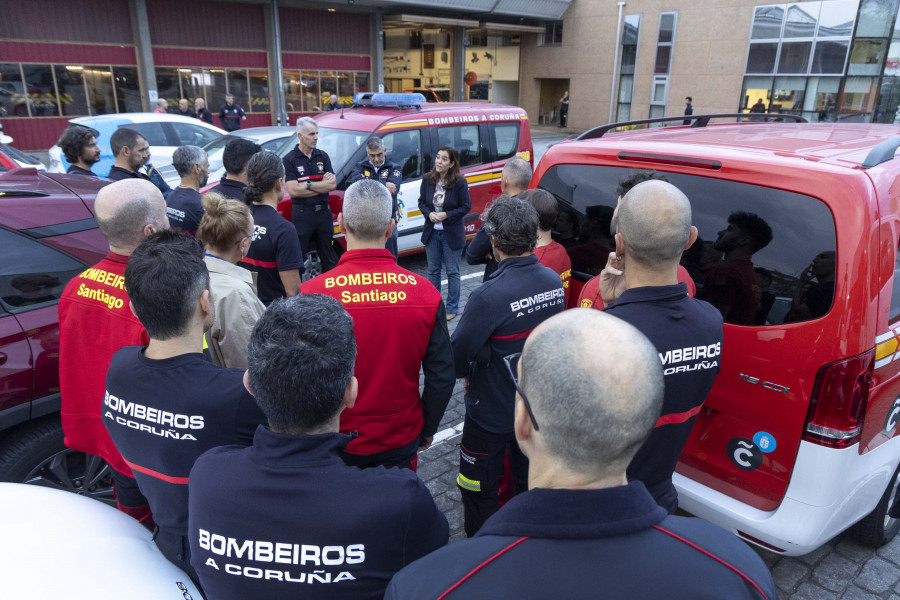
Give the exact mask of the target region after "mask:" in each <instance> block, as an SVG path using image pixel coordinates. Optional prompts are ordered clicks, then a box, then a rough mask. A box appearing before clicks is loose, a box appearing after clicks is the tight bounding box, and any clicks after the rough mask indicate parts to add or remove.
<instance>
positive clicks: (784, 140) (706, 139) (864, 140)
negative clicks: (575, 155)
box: [558, 123, 900, 169]
mask: <svg viewBox="0 0 900 600" xmlns="http://www.w3.org/2000/svg"><path fill="white" fill-rule="evenodd" d="M896 136H900V126H897V125H886V124H880V123H722V124H710V125H707V126H706V127H688V126H680V127H655V128H650V129H640V130H630V131H620V132H610V133H608V134H606V135H605V136H603V137H602V138H600V139H591V140H583V141H567V142H561V143H560V144H558V146H559V147H560V150H562V149H563V147H564V148H565V151H566V153H567V154H568V153H569V152H573V151H574V152H578V149H579V148H584V150H587V151H588V152H590V148H596V147H597V146H604V145H607V144H609V143H613V144H617V145H621V144H623V143H625V142H627V143H628V145H629V147H630V148H631V149H633V148H634V146H632V143H634V144H635V145H637V146H639V145H641V144H642V143H643V142H653V143H654V145H656V144H661V146H660V149H661V150H662V145H666V146H668V144H674V145H677V147H678V148H677V149H676V148H675V147H672V146H669V147H667V148H666V149H665V152H667V153H671V152H673V151H675V152H677V153H679V154H683V153H684V152H685V151H686V147H695V148H696V150H697V156H704V157H708V158H715V156H714V155H715V154H717V153H730V152H732V151H734V152H737V153H739V154H743V155H744V156H745V157H746V154H747V153H756V154H759V155H765V156H768V157H772V158H775V157H776V156H780V157H795V158H800V159H805V160H809V161H813V162H821V163H825V164H831V165H835V166H842V167H848V168H857V169H858V168H860V167H861V165H862V163H863V161H864V160H865V159H866V157H867V156H868V154H869V152H870V151H871V150H872V148H873V147H874V146H876V145H877V144H878V143H880V142H883V141H884V140H886V139H889V138H892V137H896Z"/></svg>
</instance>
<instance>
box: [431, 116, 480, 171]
mask: <svg viewBox="0 0 900 600" xmlns="http://www.w3.org/2000/svg"><path fill="white" fill-rule="evenodd" d="M438 142H440V143H439V145H440V146H450V147H452V148H456V151H457V152H459V166H460V167H469V166H472V165H480V164H481V163H482V162H484V161H483V160H482V158H481V137H480V136H479V135H478V125H462V126H460V127H440V128H439V129H438Z"/></svg>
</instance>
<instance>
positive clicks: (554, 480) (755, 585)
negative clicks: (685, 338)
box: [385, 309, 778, 600]
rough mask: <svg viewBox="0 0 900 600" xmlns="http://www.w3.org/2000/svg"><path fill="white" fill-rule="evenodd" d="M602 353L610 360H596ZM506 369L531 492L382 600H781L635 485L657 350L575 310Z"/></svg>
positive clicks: (752, 570)
mask: <svg viewBox="0 0 900 600" xmlns="http://www.w3.org/2000/svg"><path fill="white" fill-rule="evenodd" d="M598 341H599V342H601V343H602V344H603V346H604V347H607V348H614V349H615V352H597V344H598ZM506 364H507V366H508V368H509V377H510V378H511V380H512V381H513V382H514V383H515V386H516V402H515V417H514V427H515V435H516V439H517V440H518V443H519V446H520V448H521V449H522V452H524V453H525V454H526V455H527V456H528V460H529V470H528V488H529V491H527V492H525V493H523V494H520V495H518V496H516V497H515V498H513V499H512V500H510V502H509V503H507V504H506V505H505V506H504V507H503V508H501V509H500V510H499V511H498V512H497V513H495V514H494V515H493V516H491V517H490V518H489V519H488V520H487V522H486V523H485V524H484V526H483V527H482V528H481V529H480V530H479V531H478V533H477V534H476V535H475V536H474V537H473V538H471V539H468V540H462V541H460V542H457V543H455V544H451V545H450V546H446V547H444V548H442V549H440V550H437V551H435V552H433V553H432V554H429V555H428V556H426V557H425V558H422V559H420V560H418V561H416V562H415V563H413V564H412V565H410V566H408V567H406V568H404V569H403V570H401V571H400V572H399V573H397V574H396V575H395V576H394V578H393V579H392V581H391V583H390V585H389V586H388V589H387V593H386V594H385V599H386V600H400V599H410V600H411V599H413V598H416V599H418V598H445V599H447V600H453V599H456V598H474V597H478V598H496V599H501V600H503V599H507V598H508V599H519V598H594V597H597V596H598V595H601V596H603V597H609V598H621V599H626V600H627V599H631V598H634V599H638V598H640V599H644V598H663V597H666V598H711V597H716V598H759V599H765V598H771V599H774V598H777V597H778V595H777V592H776V589H775V584H774V582H773V581H772V576H771V574H770V573H769V572H768V570H767V569H766V566H765V564H764V563H763V562H762V560H761V559H760V558H759V556H757V555H756V553H755V552H753V550H751V549H750V548H749V547H747V546H746V545H745V544H744V543H743V542H741V541H740V540H739V539H738V538H736V537H734V536H732V535H731V534H729V533H727V532H725V531H723V530H722V529H719V528H718V527H716V526H714V525H712V524H710V523H707V522H706V521H703V520H701V519H695V518H686V517H674V516H670V515H667V514H666V511H665V510H664V509H663V508H661V507H660V506H658V505H657V504H656V502H654V499H653V497H652V496H651V495H650V494H649V493H648V492H647V489H646V487H645V486H644V484H643V483H641V482H640V481H630V482H629V478H628V477H627V476H626V474H625V471H626V468H627V467H628V466H629V463H630V462H631V460H632V457H633V456H634V455H635V452H637V451H638V448H641V447H642V444H644V443H645V442H646V440H647V439H648V436H650V437H652V433H651V432H652V431H654V426H655V425H656V423H657V421H658V417H659V415H660V409H661V408H662V406H663V405H664V394H665V392H664V388H665V383H664V379H663V368H662V367H661V365H660V363H659V360H658V358H657V349H656V348H654V345H653V344H652V343H651V342H650V341H649V340H648V339H647V338H646V337H645V336H644V335H642V334H641V333H640V332H639V331H638V330H637V329H636V328H635V327H633V326H631V325H629V324H628V323H625V322H624V321H622V320H620V319H616V318H614V317H611V316H610V315H608V314H604V313H602V312H599V311H594V310H587V309H573V310H569V311H566V312H563V313H561V314H559V315H557V316H554V317H551V318H550V319H548V320H547V321H545V322H543V323H542V324H541V325H539V326H538V327H537V328H536V329H535V330H534V331H533V332H532V333H531V334H530V335H529V336H528V339H527V341H526V342H525V347H524V349H523V350H522V353H521V355H515V356H512V357H508V360H507V361H506ZM601 589H602V591H600V592H598V590H601Z"/></svg>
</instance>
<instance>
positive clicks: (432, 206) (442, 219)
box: [419, 146, 472, 321]
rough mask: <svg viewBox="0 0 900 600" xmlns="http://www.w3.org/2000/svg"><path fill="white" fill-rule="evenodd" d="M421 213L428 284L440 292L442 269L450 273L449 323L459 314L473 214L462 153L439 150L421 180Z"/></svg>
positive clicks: (448, 149)
mask: <svg viewBox="0 0 900 600" xmlns="http://www.w3.org/2000/svg"><path fill="white" fill-rule="evenodd" d="M419 210H420V211H422V216H423V217H425V226H424V229H423V230H422V238H421V239H422V243H423V244H425V257H426V259H427V261H428V280H429V281H430V282H431V283H432V285H434V287H435V288H436V289H437V290H438V291H441V268H442V266H443V269H444V270H445V271H446V272H447V320H448V321H450V320H451V319H453V318H454V317H456V313H458V312H459V293H460V287H461V286H460V278H459V261H460V258H461V257H462V251H463V247H465V245H466V227H465V224H464V219H465V217H466V215H467V214H469V211H470V210H472V200H471V199H470V198H469V184H468V183H467V182H466V178H465V177H463V176H462V175H461V174H460V172H459V152H457V151H456V149H455V148H451V147H450V146H441V147H440V148H438V151H437V154H436V155H435V158H434V167H433V168H432V169H431V172H430V173H429V174H428V175H426V176H425V177H423V178H422V186H421V187H420V188H419Z"/></svg>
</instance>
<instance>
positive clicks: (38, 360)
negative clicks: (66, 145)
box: [0, 156, 112, 501]
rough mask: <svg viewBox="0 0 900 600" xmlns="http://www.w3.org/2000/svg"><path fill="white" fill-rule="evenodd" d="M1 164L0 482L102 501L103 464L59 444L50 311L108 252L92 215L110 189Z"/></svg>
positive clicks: (55, 341) (55, 339) (105, 485)
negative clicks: (101, 191) (99, 196)
mask: <svg viewBox="0 0 900 600" xmlns="http://www.w3.org/2000/svg"><path fill="white" fill-rule="evenodd" d="M8 164H9V163H7V162H5V161H4V160H3V157H2V156H0V256H2V257H3V261H2V263H0V481H9V482H27V483H34V484H38V485H44V486H47V487H54V488H58V489H63V490H68V491H72V492H77V493H79V494H83V495H86V496H93V497H96V498H98V499H101V500H107V501H110V500H112V487H111V482H110V479H109V467H108V466H107V465H106V463H105V462H104V461H102V460H101V459H99V458H97V457H94V456H87V455H85V454H82V453H80V452H74V451H72V450H68V449H67V448H66V447H65V445H64V444H63V432H62V426H61V425H60V421H59V408H60V395H59V324H58V319H57V311H56V305H57V301H58V300H59V296H60V295H61V294H62V291H63V289H64V288H65V286H66V283H68V281H69V280H70V279H71V278H72V277H73V276H75V275H77V274H78V273H80V272H81V271H83V270H84V269H85V268H87V267H88V266H90V265H92V264H94V263H96V262H97V261H98V260H100V259H101V258H103V256H105V255H106V253H107V252H108V250H109V247H108V245H107V243H106V240H105V239H104V237H103V235H101V233H100V230H99V229H97V222H96V221H95V220H94V215H93V205H94V197H95V196H96V194H97V191H98V190H99V189H100V188H101V187H103V186H104V185H107V184H108V183H109V181H107V180H105V179H95V178H93V177H84V176H81V175H57V174H48V173H45V172H41V171H37V170H35V169H32V168H27V169H11V168H9V167H8V166H7V165H8Z"/></svg>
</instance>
